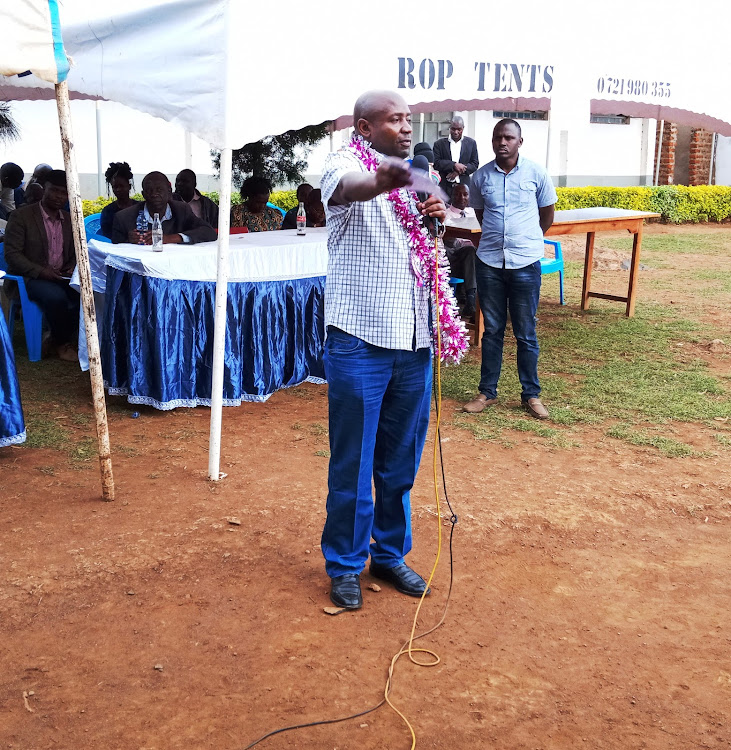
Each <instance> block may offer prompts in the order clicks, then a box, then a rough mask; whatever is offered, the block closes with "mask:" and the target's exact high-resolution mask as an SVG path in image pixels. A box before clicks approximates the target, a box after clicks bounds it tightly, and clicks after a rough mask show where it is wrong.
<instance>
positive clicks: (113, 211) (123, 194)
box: [99, 161, 138, 240]
mask: <svg viewBox="0 0 731 750" xmlns="http://www.w3.org/2000/svg"><path fill="white" fill-rule="evenodd" d="M104 177H105V178H106V180H107V192H108V191H109V188H111V189H112V192H113V193H114V196H115V198H116V199H117V200H116V201H113V202H112V203H110V204H108V205H107V206H104V208H103V209H102V213H101V216H100V217H99V221H100V227H99V234H101V235H104V237H108V238H109V239H110V240H111V239H112V226H113V225H114V217H115V216H116V215H117V214H118V213H119V212H120V211H121V210H122V209H123V208H129V207H130V206H136V205H137V203H138V202H137V201H135V200H132V198H130V197H129V194H130V193H131V192H132V179H133V175H132V170H131V169H130V168H129V164H127V162H126V161H118V162H112V163H111V164H110V165H109V169H107V171H106V172H105V173H104Z"/></svg>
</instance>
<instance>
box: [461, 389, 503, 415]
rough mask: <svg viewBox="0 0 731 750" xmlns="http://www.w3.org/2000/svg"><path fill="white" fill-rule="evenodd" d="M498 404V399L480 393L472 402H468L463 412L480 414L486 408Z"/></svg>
mask: <svg viewBox="0 0 731 750" xmlns="http://www.w3.org/2000/svg"><path fill="white" fill-rule="evenodd" d="M496 403H497V399H496V398H488V397H487V396H486V395H485V394H484V393H479V394H478V395H477V396H476V397H475V398H473V399H472V401H468V402H467V403H466V404H465V405H464V406H463V407H462V411H466V412H467V413H468V414H479V413H480V412H481V411H483V410H484V409H485V408H486V407H488V406H492V405H493V404H496Z"/></svg>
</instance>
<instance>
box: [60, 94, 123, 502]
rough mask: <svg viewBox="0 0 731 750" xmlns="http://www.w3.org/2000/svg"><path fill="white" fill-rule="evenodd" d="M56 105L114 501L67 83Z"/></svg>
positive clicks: (108, 489) (105, 470)
mask: <svg viewBox="0 0 731 750" xmlns="http://www.w3.org/2000/svg"><path fill="white" fill-rule="evenodd" d="M56 105H57V107H58V122H59V125H60V128H61V145H62V147H63V160H64V166H65V167H66V183H67V185H68V190H69V205H70V207H71V227H72V229H73V234H74V245H75V247H76V264H77V266H78V267H79V280H80V282H81V308H82V310H83V311H84V324H85V326H86V342H87V347H88V349H89V374H90V375H91V393H92V399H93V402H94V414H95V416H96V434H97V439H98V441H99V464H100V467H101V474H102V499H103V500H114V477H113V476H112V457H111V453H110V449H109V426H108V425H107V408H106V403H105V400H104V380H103V377H102V365H101V358H100V356H99V336H98V334H97V329H96V310H95V308H94V290H93V288H92V284H91V268H90V266H89V250H88V248H87V247H86V232H85V230H84V216H83V212H82V210H81V194H80V192H79V174H78V172H77V171H76V153H75V151H74V148H75V147H74V141H73V137H74V136H73V132H72V130H71V108H70V106H69V89H68V85H67V83H66V82H65V81H64V82H62V83H57V84H56Z"/></svg>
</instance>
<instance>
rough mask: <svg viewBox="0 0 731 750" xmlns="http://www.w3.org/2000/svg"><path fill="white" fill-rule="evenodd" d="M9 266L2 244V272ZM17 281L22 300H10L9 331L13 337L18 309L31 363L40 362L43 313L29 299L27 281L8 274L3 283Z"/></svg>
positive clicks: (0, 266)
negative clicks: (21, 317)
mask: <svg viewBox="0 0 731 750" xmlns="http://www.w3.org/2000/svg"><path fill="white" fill-rule="evenodd" d="M7 270H8V266H7V264H6V263H5V245H4V244H3V243H0V271H7ZM6 279H8V280H9V281H15V282H16V283H17V284H18V292H19V294H20V299H19V300H18V299H11V300H10V310H9V311H8V320H7V322H8V331H10V336H11V338H12V336H13V329H14V328H15V316H16V314H17V311H18V308H19V307H20V310H21V312H22V314H23V328H24V329H25V345H26V346H27V347H28V359H29V360H30V361H31V362H40V360H41V343H42V341H43V311H42V310H41V308H40V307H38V305H37V304H36V303H35V302H32V301H31V300H30V299H29V298H28V292H27V291H26V288H25V279H23V277H22V276H13V275H11V274H8V275H7V276H3V281H5V280H6Z"/></svg>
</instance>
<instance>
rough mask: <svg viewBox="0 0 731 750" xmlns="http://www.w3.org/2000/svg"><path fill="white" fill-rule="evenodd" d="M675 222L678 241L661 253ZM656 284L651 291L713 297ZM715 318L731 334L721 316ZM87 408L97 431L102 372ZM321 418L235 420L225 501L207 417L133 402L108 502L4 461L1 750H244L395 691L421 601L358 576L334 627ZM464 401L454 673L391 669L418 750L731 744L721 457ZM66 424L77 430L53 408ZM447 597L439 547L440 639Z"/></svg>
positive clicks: (400, 729) (616, 278) (298, 401)
mask: <svg viewBox="0 0 731 750" xmlns="http://www.w3.org/2000/svg"><path fill="white" fill-rule="evenodd" d="M693 229H694V230H695V231H699V230H698V228H697V227H695V228H693ZM665 231H676V232H677V231H681V232H682V231H685V229H684V228H682V229H680V230H677V229H672V228H667V227H650V228H649V229H648V234H650V233H652V232H665ZM708 231H717V228H715V227H711V228H709V229H708ZM718 231H726V232H728V231H729V230H728V228H720V229H718ZM597 244H598V245H599V243H597ZM568 245H570V243H568ZM566 250H567V256H568V257H569V258H570V257H572V256H571V252H572V251H571V248H570V247H568V246H567V247H566ZM577 252H578V251H577ZM724 262H725V263H727V262H728V261H727V259H724ZM649 273H655V272H654V271H653V272H650V271H648V274H649ZM656 273H658V274H661V273H663V272H662V271H657V272H656ZM646 278H649V277H646V276H642V277H641V279H640V295H641V296H644V298H645V299H648V298H650V299H659V300H662V301H668V299H667V296H666V295H668V294H672V295H674V296H676V298H677V304H679V305H685V304H687V305H688V306H691V305H697V300H694V299H693V296H692V292H691V291H690V290H682V289H680V290H679V291H673V292H670V291H667V290H664V289H663V288H662V285H660V286H656V287H650V286H649V285H645V286H643V282H644V281H645V279H646ZM623 279H626V272H620V271H607V272H606V273H605V274H602V276H601V282H602V285H603V286H604V287H612V286H616V287H617V288H618V289H619V288H621V286H622V284H623V283H625V282H624V281H623ZM572 284H573V286H572V301H573V303H574V304H575V302H576V299H577V297H578V294H577V285H578V286H579V287H580V280H579V281H576V280H574V282H572ZM597 288H598V287H597ZM546 304H552V302H551V301H550V300H549V301H547V302H546ZM617 314H620V307H619V306H617ZM700 314H701V315H708V316H709V317H710V318H712V319H713V320H714V323H715V324H716V325H717V326H718V330H719V331H724V330H725V331H728V330H729V329H730V328H731V325H729V311H728V310H725V311H724V310H718V309H716V310H715V311H714V309H713V308H712V307H711V309H710V311H709V312H701V313H700ZM727 342H728V339H727ZM724 363H725V364H724ZM39 366H43V365H39ZM727 366H728V359H722V360H717V361H716V367H717V368H718V369H719V372H720V369H721V368H723V367H727ZM74 396H75V403H76V407H75V413H77V414H90V413H91V406H90V403H89V398H88V381H87V380H86V378H85V377H84V376H79V378H78V382H77V384H76V386H75V391H74ZM326 399H327V396H326V389H325V388H324V387H318V386H314V385H304V386H301V387H299V388H296V389H292V390H290V391H287V392H280V393H277V394H275V395H274V396H273V397H272V398H271V399H270V401H269V402H267V403H266V404H263V405H262V404H249V405H245V406H242V407H240V408H236V409H227V410H225V411H224V419H223V435H224V440H223V461H222V464H223V466H222V468H223V470H224V471H225V472H227V473H228V477H227V478H226V479H225V480H223V481H222V482H220V483H216V484H212V483H209V482H208V481H207V480H206V479H205V468H206V463H207V438H208V420H209V411H208V410H207V409H202V408H201V409H195V410H178V411H177V412H174V413H162V412H156V411H154V410H153V409H148V408H144V407H143V408H139V407H132V406H128V405H126V404H123V403H121V401H120V400H119V399H116V400H113V404H112V407H113V408H112V410H111V411H110V421H111V435H112V440H113V444H114V450H115V453H114V470H115V477H116V481H117V500H116V501H115V502H114V503H108V504H105V503H102V502H100V500H99V475H98V471H97V470H96V466H95V464H94V463H93V461H91V462H86V463H83V462H81V463H79V462H76V463H74V462H70V461H69V460H68V458H67V456H66V454H64V453H62V452H60V451H58V450H50V449H29V448H23V447H17V448H12V449H3V450H1V451H0V566H1V574H0V576H1V577H0V623H2V626H1V627H2V638H0V747H3V748H21V749H23V750H26V749H28V750H29V749H30V748H33V749H36V748H38V749H40V748H44V749H45V748H68V749H74V750H75V749H79V748H118V749H119V750H128V749H129V750H132V749H139V750H142V749H143V748H144V749H145V750H170V749H175V748H216V749H217V750H223V749H225V750H240V749H242V748H244V747H245V746H246V745H247V744H248V743H249V742H251V741H252V740H254V739H256V738H257V737H259V736H260V735H262V734H264V733H265V732H267V731H269V730H271V729H275V728H277V727H279V726H282V725H287V724H293V723H299V722H307V721H313V720H318V719H327V718H334V717H338V716H342V715H346V714H350V713H354V712H356V711H360V710H364V709H366V708H368V707H369V706H371V705H373V704H375V703H377V702H378V701H379V700H380V698H381V696H382V692H383V687H384V682H385V677H386V672H387V669H388V664H389V661H390V658H391V656H392V655H393V653H394V652H395V651H397V650H398V648H399V647H400V645H401V644H402V643H403V642H404V641H405V640H406V638H407V637H408V634H409V631H410V626H411V620H412V618H413V616H414V612H415V609H416V601H415V600H412V599H409V598H407V597H403V596H401V595H399V594H398V593H396V592H395V591H394V590H393V589H391V588H389V587H388V586H387V585H385V584H384V585H383V586H382V588H381V590H380V591H377V592H376V591H372V590H370V589H369V588H368V584H370V583H372V582H373V581H372V579H371V578H370V577H369V576H368V574H367V573H365V574H364V575H363V584H364V599H365V604H364V607H363V609H362V610H360V611H358V612H355V613H345V614H342V615H340V616H337V617H330V616H328V615H326V614H324V613H323V607H325V606H327V605H328V604H329V601H328V596H327V594H328V580H327V578H326V576H325V574H324V570H323V564H322V558H321V555H320V551H319V547H318V543H319V536H320V532H321V529H322V524H323V521H324V495H325V488H326V477H327V447H328V446H327V434H326V426H327V400H326ZM458 406H459V405H458V404H456V403H454V402H446V403H445V405H444V416H445V419H446V423H445V425H444V427H443V438H444V453H445V462H446V474H447V481H448V486H449V490H450V499H451V501H452V505H453V507H454V509H455V511H456V513H457V514H458V516H459V523H458V524H457V527H456V531H455V534H454V589H453V593H452V597H451V601H450V602H449V609H448V612H447V618H446V624H445V625H444V627H442V628H441V629H439V630H438V631H436V632H435V633H434V634H432V635H430V636H428V637H427V638H425V639H424V640H423V641H420V642H419V645H423V646H424V647H426V648H430V649H432V650H434V651H436V652H437V653H438V654H439V656H440V657H441V663H439V664H438V665H437V666H434V667H431V668H425V667H416V666H414V665H412V664H411V663H409V662H408V660H407V659H402V660H401V661H399V663H398V665H397V667H396V671H395V685H394V690H393V700H394V702H395V703H396V704H397V706H398V707H399V708H400V709H401V710H402V711H403V712H404V714H405V715H406V716H407V717H408V718H409V720H410V721H411V723H412V724H413V726H414V728H415V731H416V736H417V747H418V748H439V749H440V750H463V749H465V748H491V749H492V748H495V749H496V750H497V749H500V750H518V749H521V750H523V749H526V750H534V749H535V750H537V749H540V750H559V749H560V750H565V749H566V748H607V749H611V750H626V749H628V748H647V749H648V750H650V749H652V750H667V749H669V748H671V749H675V748H677V749H678V750H686V749H688V748H727V747H729V746H731V726H730V721H729V714H730V708H731V629H730V628H729V617H728V612H729V601H731V575H730V571H731V541H730V535H731V463H730V462H729V460H728V456H729V453H728V451H726V452H725V454H724V453H723V452H719V451H718V450H715V451H714V450H711V448H712V446H710V445H709V444H708V439H707V437H706V433H704V432H703V431H702V430H700V429H699V428H698V427H697V426H696V425H693V424H687V425H684V426H683V428H682V429H683V439H684V440H685V441H687V442H688V443H690V444H693V445H694V447H697V449H698V450H699V452H700V453H699V454H698V455H696V456H693V457H690V458H683V459H677V458H665V457H662V456H661V455H659V454H658V453H657V452H655V451H653V450H651V449H648V448H642V447H635V446H631V445H628V444H626V443H623V442H620V441H617V440H612V439H609V438H607V437H605V435H604V434H603V432H602V431H600V430H598V429H596V428H593V427H585V428H582V433H581V441H580V443H581V444H580V445H578V446H574V447H571V448H566V449H556V448H555V447H554V446H549V445H546V444H545V443H544V442H542V441H541V440H540V439H538V438H537V437H535V436H527V435H526V434H517V433H516V435H515V436H514V439H513V440H512V445H511V446H510V447H507V446H506V445H504V444H498V443H495V442H490V441H478V440H476V439H475V438H474V437H473V436H472V435H471V434H470V433H469V432H467V431H465V430H463V429H459V428H458V427H456V426H454V425H452V424H451V423H450V420H451V417H452V415H453V414H454V411H455V410H456V409H457V408H458ZM137 409H139V411H140V413H141V414H140V417H139V418H135V419H133V418H131V415H132V413H133V411H135V410H137ZM48 411H49V414H51V415H54V417H55V418H56V419H58V420H59V421H60V422H62V423H64V424H67V425H68V424H71V417H72V415H71V414H69V413H68V411H67V410H64V409H63V408H62V407H60V406H59V405H58V404H54V402H53V399H52V396H49V402H48ZM90 429H92V428H91V427H90V426H88V425H87V426H86V427H84V429H83V431H84V432H86V433H88V431H89V430H90ZM432 441H433V436H432V435H430V438H429V442H428V444H427V448H426V450H425V454H424V459H423V461H422V467H421V471H420V473H419V477H418V479H417V484H416V487H415V490H414V492H413V496H412V505H413V511H414V513H413V521H414V551H413V553H412V554H411V555H410V558H409V560H410V562H411V564H412V565H413V566H414V567H415V568H416V569H418V570H419V571H421V572H424V573H426V572H428V570H429V569H430V567H431V566H432V564H433V562H434V559H435V554H436V540H437V523H438V519H437V517H436V515H435V503H434V493H433V483H432V478H431V474H432V462H431V455H432V446H433V442H432ZM717 447H718V446H716V448H717ZM232 521H233V523H232ZM442 523H443V524H444V525H443V530H444V532H445V533H447V532H448V528H447V525H446V522H445V521H442ZM448 582H449V555H448V554H447V551H446V549H445V550H443V552H442V560H441V563H440V566H439V568H438V570H437V573H436V576H435V579H434V582H433V584H432V590H433V593H432V595H431V596H430V597H429V598H428V599H427V600H426V602H425V606H424V609H423V611H422V617H421V618H420V629H425V628H427V627H430V626H431V625H432V624H434V623H436V622H437V621H438V619H439V617H440V616H441V613H442V611H443V608H444V606H445V600H446V592H447V587H448ZM259 747H267V748H305V749H309V748H313V749H314V748H317V749H326V750H332V749H334V748H337V749H338V750H344V749H345V748H368V749H372V750H375V749H381V748H383V749H386V748H387V749H388V750H398V749H400V748H408V747H410V737H409V734H408V731H407V730H406V728H405V727H404V725H403V724H402V722H401V720H400V719H399V718H398V716H397V715H396V714H395V713H393V712H392V711H390V710H389V709H388V708H386V707H384V708H382V709H380V710H379V711H378V712H376V713H373V714H369V715H367V716H365V717H361V718H359V719H356V720H355V721H351V722H348V723H344V724H336V725H330V726H325V727H317V728H310V729H306V730H302V731H299V732H296V733H289V734H284V735H280V736H277V737H274V738H271V739H269V740H267V741H266V742H264V743H262V745H260V746H259Z"/></svg>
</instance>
